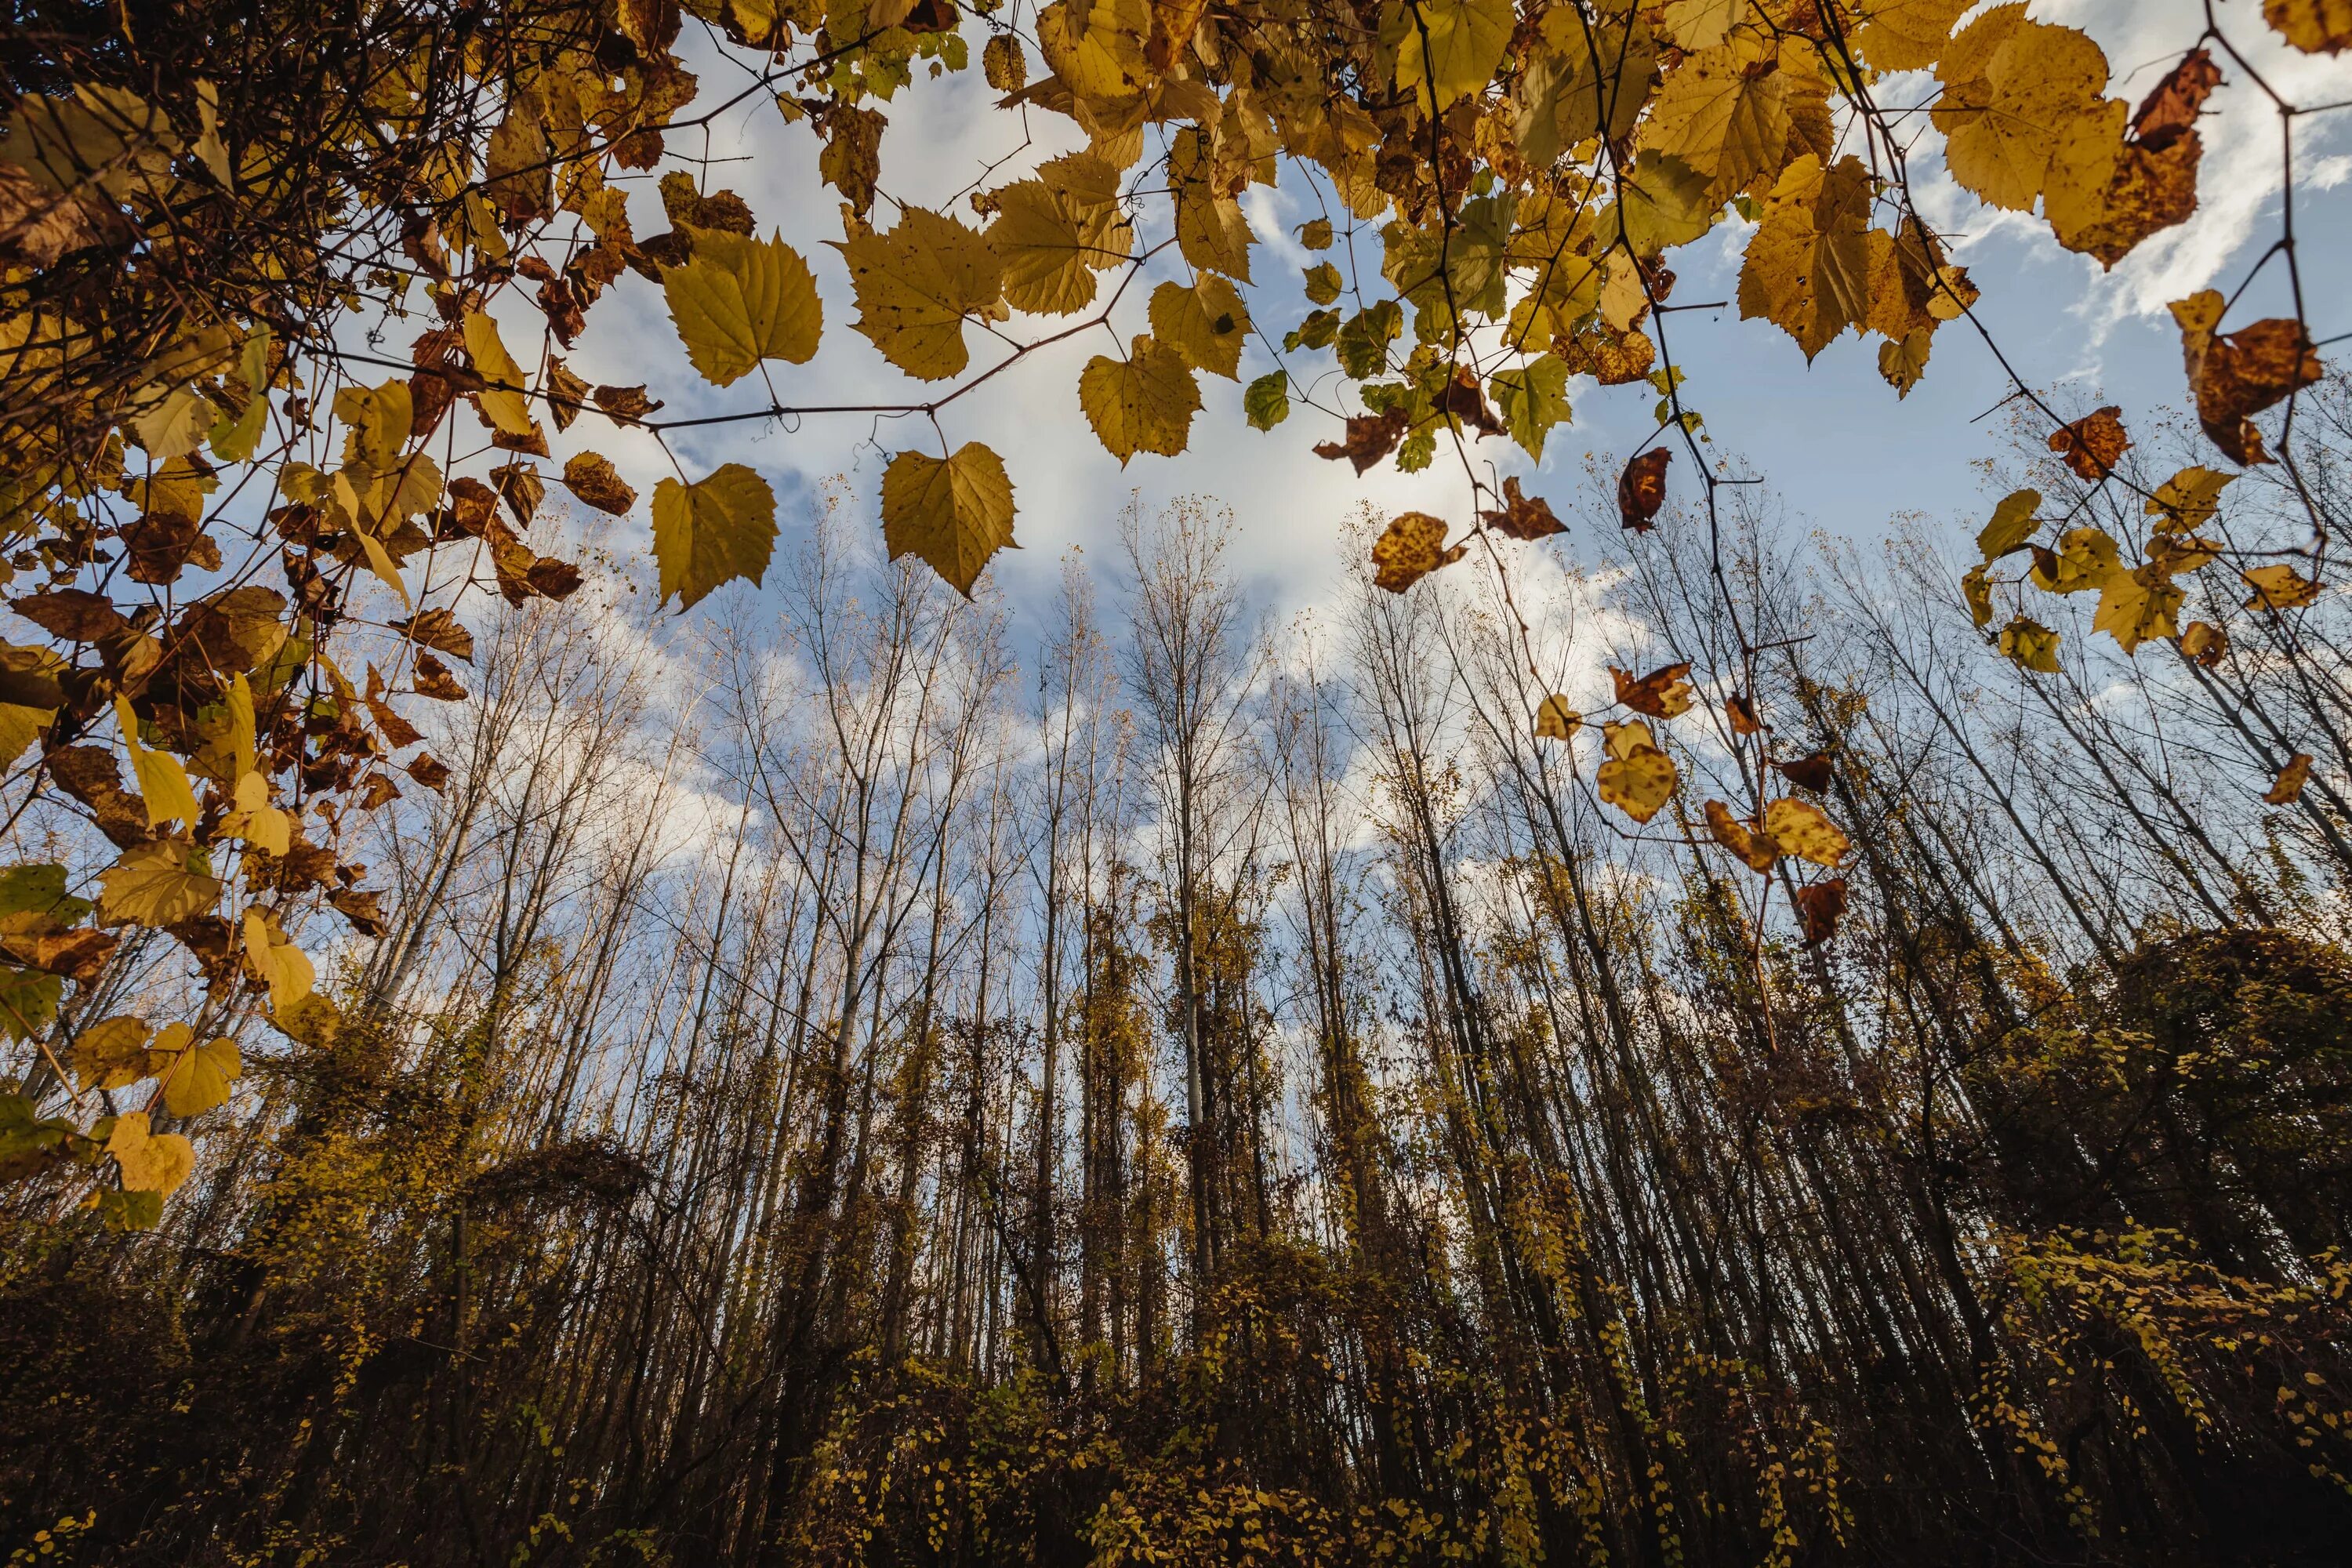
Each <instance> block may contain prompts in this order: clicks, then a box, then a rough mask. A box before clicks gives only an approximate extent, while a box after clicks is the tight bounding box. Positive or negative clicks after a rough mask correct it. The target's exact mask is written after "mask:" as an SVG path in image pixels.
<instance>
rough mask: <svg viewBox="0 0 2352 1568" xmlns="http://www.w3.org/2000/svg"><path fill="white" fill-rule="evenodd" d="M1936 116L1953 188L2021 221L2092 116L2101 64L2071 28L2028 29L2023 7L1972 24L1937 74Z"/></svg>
mask: <svg viewBox="0 0 2352 1568" xmlns="http://www.w3.org/2000/svg"><path fill="white" fill-rule="evenodd" d="M1936 75H1937V79H1939V80H1941V81H1942V82H1943V84H1944V90H1943V92H1942V93H1941V94H1940V95H1938V97H1937V100H1936V107H1935V110H1934V111H1933V114H1934V119H1935V122H1936V128H1937V130H1939V131H1941V132H1943V133H1944V137H1945V154H1944V156H1945V162H1946V164H1947V166H1948V167H1949V169H1950V170H1951V174H1952V178H1953V179H1955V180H1957V181H1958V182H1959V184H1961V185H1962V186H1963V187H1965V188H1966V189H1968V190H1969V191H1972V192H1974V193H1975V194H1976V195H1979V196H1980V197H1982V198H1983V199H1984V200H1985V201H1986V202H1988V203H1990V204H1991V205H1994V206H1997V207H2011V208H2014V209H2016V210H2018V211H2021V212H2022V211H2026V210H2028V209H2030V208H2031V207H2032V205H2033V198H2034V197H2036V196H2038V195H2041V194H2042V187H2043V185H2044V184H2045V183H2046V182H2047V181H2048V179H2049V175H2050V165H2051V160H2052V158H2053V156H2054V155H2055V154H2056V153H2058V151H2059V149H2060V146H2061V143H2062V142H2063V140H2064V138H2065V137H2066V135H2067V134H2068V133H2069V132H2070V131H2071V130H2072V129H2073V128H2074V124H2075V121H2076V118H2077V116H2079V115H2080V114H2082V113H2083V112H2084V111H2085V110H2095V106H2096V104H2097V103H2098V101H2099V94H2100V92H2101V90H2102V89H2105V86H2106V84H2107V57H2106V56H2105V54H2104V53H2102V52H2101V50H2100V48H2099V46H2098V45H2096V44H2095V43H2093V42H2092V41H2091V40H2090V39H2089V38H2088V37H2085V36H2084V34H2083V33H2081V32H2080V31H2078V30H2076V29H2075V28H2073V27H2062V26H2053V25H2052V24H2050V23H2046V22H2033V21H2028V20H2027V19H2026V16H2025V7H2024V5H2021V4H2011V5H1997V6H1995V7H1994V8H1993V9H1991V10H1990V11H1988V12H1986V13H1985V14H1984V15H1982V16H1979V17H1978V18H1977V19H1976V20H1975V21H1973V22H1971V23H1969V26H1968V27H1967V29H1966V30H1965V31H1963V32H1962V33H1961V34H1960V36H1959V37H1957V38H1955V39H1953V40H1952V43H1951V47H1949V48H1948V49H1946V50H1945V51H1944V54H1943V57H1942V58H1941V59H1940V60H1939V61H1938V62H1937V66H1936Z"/></svg>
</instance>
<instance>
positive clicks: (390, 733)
mask: <svg viewBox="0 0 2352 1568" xmlns="http://www.w3.org/2000/svg"><path fill="white" fill-rule="evenodd" d="M428 695H429V694H428ZM361 700H362V701H363V702H365V703H366V704H367V710H368V712H369V713H370V714H372V715H373V717H374V719H375V727H376V729H377V730H378V731H380V732H381V733H382V734H383V742H384V744H385V745H387V746H390V747H391V748H392V749H393V750H394V751H395V752H398V751H404V750H406V749H407V748H408V747H410V746H413V745H415V744H416V742H419V741H421V740H423V739H425V732H424V731H421V730H419V729H418V728H417V727H416V726H415V725H414V724H412V723H410V722H409V721H407V720H405V719H404V718H402V717H401V716H400V714H399V712H398V710H395V709H394V707H393V706H392V704H391V703H389V702H386V701H385V700H384V686H383V676H382V675H381V674H379V673H378V672H377V670H376V668H375V666H373V665H369V666H368V678H367V690H366V692H365V693H364V694H362V697H361Z"/></svg>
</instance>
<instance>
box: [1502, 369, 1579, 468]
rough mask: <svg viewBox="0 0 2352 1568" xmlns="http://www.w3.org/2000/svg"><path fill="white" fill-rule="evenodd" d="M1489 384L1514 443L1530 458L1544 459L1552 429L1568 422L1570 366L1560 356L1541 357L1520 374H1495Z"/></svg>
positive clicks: (1503, 372) (1517, 372) (1506, 371)
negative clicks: (1546, 439)
mask: <svg viewBox="0 0 2352 1568" xmlns="http://www.w3.org/2000/svg"><path fill="white" fill-rule="evenodd" d="M1487 388H1488V390H1490V391H1491V392H1493V394H1494V395H1495V406H1496V409H1498V410H1499V411H1500V412H1501V414H1502V416H1503V420H1504V423H1506V424H1507V425H1508V426H1510V427H1511V439H1512V440H1514V441H1517V443H1518V444H1519V445H1520V446H1522V447H1526V448H1527V452H1528V456H1529V457H1531V458H1541V457H1542V456H1543V449H1544V438H1545V437H1547V436H1549V434H1550V433H1551V427H1552V426H1555V425H1565V424H1567V423H1568V421H1569V402H1568V364H1567V363H1566V362H1565V361H1563V360H1562V359H1561V358H1560V357H1559V355H1558V354H1549V353H1548V354H1543V355H1539V356H1538V357H1537V358H1536V359H1534V360H1532V361H1530V362H1528V363H1527V364H1526V365H1524V366H1522V367H1521V368H1519V369H1517V370H1498V371H1496V373H1495V374H1494V375H1493V376H1492V377H1491V378H1489V379H1488V381H1487Z"/></svg>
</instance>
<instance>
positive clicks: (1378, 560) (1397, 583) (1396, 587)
mask: <svg viewBox="0 0 2352 1568" xmlns="http://www.w3.org/2000/svg"><path fill="white" fill-rule="evenodd" d="M1446 531H1447V530H1446V526H1445V523H1444V521H1443V520H1441V519H1438V518H1434V517H1432V516H1430V515H1429V514H1428V513H1427V512H1425V511H1407V512H1400V513H1398V514H1397V516H1396V517H1395V518H1393V519H1391V521H1390V522H1389V525H1388V527H1387V529H1386V530H1384V531H1382V532H1381V536H1380V538H1378V539H1376V540H1374V541H1373V542H1372V566H1373V568H1374V570H1373V573H1372V584H1373V585H1374V586H1375V587H1380V588H1385V589H1387V590H1388V591H1389V592H1390V593H1391V594H1402V593H1403V592H1404V591H1405V590H1406V589H1407V588H1410V587H1412V585H1413V584H1415V583H1418V582H1420V581H1421V580H1422V579H1423V577H1426V576H1428V575H1429V574H1431V573H1432V572H1434V571H1436V570H1437V569H1438V568H1439V567H1441V566H1451V565H1452V564H1454V563H1455V562H1456V561H1459V560H1461V559H1462V557H1463V554H1464V552H1466V551H1467V550H1468V549H1469V546H1468V545H1466V544H1457V545H1455V546H1454V548H1453V549H1451V550H1448V549H1446V548H1445V535H1446Z"/></svg>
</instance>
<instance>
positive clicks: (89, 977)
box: [29, 926, 121, 985]
mask: <svg viewBox="0 0 2352 1568" xmlns="http://www.w3.org/2000/svg"><path fill="white" fill-rule="evenodd" d="M119 941H121V938H119V937H116V936H114V935H113V934H111V933H110V932H108V931H97V930H93V929H92V928H90V927H89V926H83V927H81V928H80V929H79V930H78V931H60V932H58V933H56V934H55V935H51V936H41V937H35V938H34V939H32V943H31V945H32V948H33V951H32V952H31V954H30V955H29V956H30V957H31V959H32V962H33V966H34V967H35V968H37V969H45V970H47V971H48V972H49V973H51V974H62V975H64V976H65V977H66V978H67V979H68V980H70V981H73V982H74V983H75V984H79V985H88V984H90V983H91V982H92V981H94V980H96V979H97V978H98V974H99V971H100V970H101V969H104V968H105V967H106V961H107V960H108V959H110V958H111V957H113V956H114V947H115V943H116V942H119Z"/></svg>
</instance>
